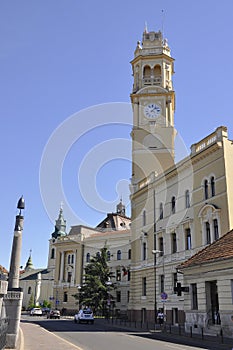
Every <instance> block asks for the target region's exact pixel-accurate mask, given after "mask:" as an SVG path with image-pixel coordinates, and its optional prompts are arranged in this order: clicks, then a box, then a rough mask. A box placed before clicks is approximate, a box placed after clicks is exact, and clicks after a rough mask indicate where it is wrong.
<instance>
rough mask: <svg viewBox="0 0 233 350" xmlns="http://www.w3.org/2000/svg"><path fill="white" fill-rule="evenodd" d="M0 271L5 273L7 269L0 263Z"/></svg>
mask: <svg viewBox="0 0 233 350" xmlns="http://www.w3.org/2000/svg"><path fill="white" fill-rule="evenodd" d="M0 273H1V274H3V275H7V274H8V271H7V269H5V267H4V266H2V265H0Z"/></svg>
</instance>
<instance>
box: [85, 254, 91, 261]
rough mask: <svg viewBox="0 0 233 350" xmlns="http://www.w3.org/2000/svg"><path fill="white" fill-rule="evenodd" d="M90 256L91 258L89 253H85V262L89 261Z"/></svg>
mask: <svg viewBox="0 0 233 350" xmlns="http://www.w3.org/2000/svg"><path fill="white" fill-rule="evenodd" d="M90 258H91V255H90V253H87V255H86V262H90Z"/></svg>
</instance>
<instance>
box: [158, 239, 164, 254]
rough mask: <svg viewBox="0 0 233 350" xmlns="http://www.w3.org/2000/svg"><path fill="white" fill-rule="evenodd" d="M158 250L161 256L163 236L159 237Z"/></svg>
mask: <svg viewBox="0 0 233 350" xmlns="http://www.w3.org/2000/svg"><path fill="white" fill-rule="evenodd" d="M159 251H160V256H162V255H163V252H164V246H163V237H160V238H159Z"/></svg>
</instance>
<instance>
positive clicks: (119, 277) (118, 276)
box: [116, 269, 121, 281]
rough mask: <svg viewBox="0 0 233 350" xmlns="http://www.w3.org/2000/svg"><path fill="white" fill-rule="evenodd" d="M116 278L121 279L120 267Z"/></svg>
mask: <svg viewBox="0 0 233 350" xmlns="http://www.w3.org/2000/svg"><path fill="white" fill-rule="evenodd" d="M116 280H117V281H121V270H120V269H117V270H116Z"/></svg>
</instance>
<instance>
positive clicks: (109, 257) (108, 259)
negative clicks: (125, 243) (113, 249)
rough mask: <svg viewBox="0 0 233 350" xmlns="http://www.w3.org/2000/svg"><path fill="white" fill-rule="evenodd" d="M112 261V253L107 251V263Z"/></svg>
mask: <svg viewBox="0 0 233 350" xmlns="http://www.w3.org/2000/svg"><path fill="white" fill-rule="evenodd" d="M110 260H111V253H110V251H109V250H108V251H107V261H110Z"/></svg>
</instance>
